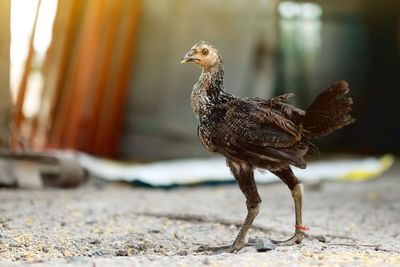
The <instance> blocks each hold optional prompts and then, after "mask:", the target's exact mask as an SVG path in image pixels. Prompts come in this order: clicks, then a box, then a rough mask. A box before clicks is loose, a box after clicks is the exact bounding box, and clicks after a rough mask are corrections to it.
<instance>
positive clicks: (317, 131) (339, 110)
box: [303, 81, 355, 138]
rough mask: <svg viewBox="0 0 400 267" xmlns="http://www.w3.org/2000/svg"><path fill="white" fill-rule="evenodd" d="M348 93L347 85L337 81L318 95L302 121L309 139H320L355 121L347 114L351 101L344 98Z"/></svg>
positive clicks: (348, 98)
mask: <svg viewBox="0 0 400 267" xmlns="http://www.w3.org/2000/svg"><path fill="white" fill-rule="evenodd" d="M348 92H349V85H348V83H347V82H345V81H338V82H336V83H334V84H332V85H331V86H330V87H329V88H328V89H326V90H325V91H324V92H322V93H321V94H320V95H318V97H317V98H316V99H315V100H314V102H313V103H312V104H311V105H310V106H309V107H308V109H307V111H306V115H305V117H304V119H303V128H304V130H305V132H306V133H307V135H308V136H309V137H312V138H320V137H322V136H325V135H328V134H330V133H331V132H333V131H334V130H337V129H340V128H342V127H344V126H346V125H349V124H351V123H353V122H354V121H355V119H354V118H352V117H351V115H350V114H349V112H350V111H351V105H352V104H353V100H352V99H351V98H350V97H346V96H345V95H346V94H347V93H348Z"/></svg>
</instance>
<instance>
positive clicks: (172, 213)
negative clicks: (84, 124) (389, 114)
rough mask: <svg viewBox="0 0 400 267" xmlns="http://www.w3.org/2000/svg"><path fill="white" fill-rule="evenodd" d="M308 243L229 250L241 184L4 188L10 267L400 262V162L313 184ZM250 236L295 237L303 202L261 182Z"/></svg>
mask: <svg viewBox="0 0 400 267" xmlns="http://www.w3.org/2000/svg"><path fill="white" fill-rule="evenodd" d="M305 190H306V194H305V204H304V210H305V211H304V222H305V224H306V225H308V226H309V227H310V228H311V229H310V231H308V233H309V234H311V235H322V236H324V237H325V240H324V241H323V242H322V241H321V240H318V239H312V238H309V239H306V240H304V241H303V243H302V244H301V245H296V246H292V247H278V248H276V249H275V250H272V251H268V252H263V253H258V252H256V250H255V249H254V248H253V247H251V246H248V247H246V248H244V249H243V250H241V251H240V252H238V253H236V254H228V253H221V254H216V255H213V254H210V253H209V252H199V251H198V248H199V246H200V245H212V246H218V245H226V244H230V243H231V242H232V240H233V239H234V237H235V235H236V233H237V231H238V227H237V224H238V223H240V222H241V221H242V220H243V219H244V216H245V212H246V209H245V201H244V197H243V196H242V194H241V192H240V191H239V190H238V188H237V187H236V185H232V186H229V185H228V186H218V187H193V188H182V189H173V190H158V189H157V190H154V189H142V188H135V187H132V186H129V185H125V184H107V183H103V182H99V181H95V180H92V181H90V182H89V183H88V184H87V185H85V186H83V187H81V188H78V189H74V190H54V189H45V190H36V191H32V190H11V189H10V190H5V189H3V190H0V203H1V205H0V266H22V265H26V264H30V265H31V266H46V267H47V266H91V267H93V266H203V265H209V266H220V265H225V266H315V265H323V266H400V194H399V192H400V165H399V164H397V165H396V166H395V167H394V168H392V170H390V171H389V172H388V173H386V174H385V175H383V176H382V177H380V178H378V179H375V180H372V181H367V182H361V183H349V182H346V183H344V182H343V183H341V182H337V183H331V182H330V183H319V184H308V185H307V184H306V187H305ZM259 191H260V195H261V196H262V199H263V203H262V208H261V211H260V214H259V216H258V217H257V219H256V221H255V225H256V227H254V228H253V229H251V230H250V232H249V237H250V238H257V237H265V236H266V237H271V238H274V239H284V238H288V237H289V236H290V235H291V234H292V231H293V228H294V227H293V217H294V215H293V203H292V200H291V196H290V194H289V191H288V189H287V188H286V187H285V186H284V185H283V184H272V185H262V186H259Z"/></svg>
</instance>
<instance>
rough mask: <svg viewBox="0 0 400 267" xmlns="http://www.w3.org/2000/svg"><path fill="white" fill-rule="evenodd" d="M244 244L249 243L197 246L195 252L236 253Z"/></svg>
mask: <svg viewBox="0 0 400 267" xmlns="http://www.w3.org/2000/svg"><path fill="white" fill-rule="evenodd" d="M245 245H250V244H244V243H239V242H238V243H236V242H235V243H233V244H232V245H230V246H218V247H211V246H199V247H198V249H197V250H196V252H211V253H212V254H220V253H236V252H238V251H239V250H241V249H242V248H243V247H244V246H245Z"/></svg>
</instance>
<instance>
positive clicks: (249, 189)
mask: <svg viewBox="0 0 400 267" xmlns="http://www.w3.org/2000/svg"><path fill="white" fill-rule="evenodd" d="M227 162H228V166H229V167H230V169H231V171H232V173H233V175H234V176H235V179H236V181H237V183H238V185H239V188H240V190H241V191H242V192H243V194H244V196H245V197H246V206H247V216H246V219H245V220H244V222H243V225H242V227H241V228H240V231H239V233H238V235H237V237H236V239H235V241H234V242H233V244H232V246H231V247H230V248H229V251H230V252H235V251H239V250H240V249H241V248H242V247H243V246H244V244H245V239H246V235H247V232H248V231H249V229H250V227H251V225H252V223H253V221H254V219H255V218H256V216H257V214H258V212H259V210H260V205H261V198H260V196H259V194H258V191H257V186H256V182H255V181H254V168H253V166H251V165H249V164H247V163H245V162H241V161H232V160H228V161H227Z"/></svg>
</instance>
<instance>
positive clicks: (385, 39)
mask: <svg viewBox="0 0 400 267" xmlns="http://www.w3.org/2000/svg"><path fill="white" fill-rule="evenodd" d="M0 3H1V8H0V123H1V127H0V145H1V146H2V147H3V148H11V149H14V150H16V149H21V147H23V146H25V147H30V148H31V149H33V150H43V149H47V148H68V149H76V150H80V151H84V152H88V153H90V154H92V155H97V156H104V157H109V158H117V159H124V160H136V161H150V160H158V159H168V158H177V157H194V156H207V155H209V154H208V152H206V151H205V149H203V148H202V146H201V145H200V143H199V142H198V140H197V135H196V124H197V122H196V119H195V117H194V115H193V114H192V111H191V107H190V93H191V88H192V86H193V84H194V83H195V82H196V81H197V79H198V76H199V75H200V69H199V68H198V67H196V66H194V65H193V66H188V65H181V64H179V61H180V59H181V57H182V56H183V55H184V53H185V52H186V51H187V50H188V49H189V48H190V47H191V46H192V45H193V44H194V43H196V42H198V41H200V40H207V41H209V42H211V43H212V44H214V45H215V46H216V47H217V48H218V49H219V50H220V52H221V54H222V57H223V60H224V63H225V84H226V88H227V91H228V92H229V93H233V94H235V95H240V96H259V97H264V98H270V97H272V96H275V95H278V94H282V93H284V92H294V93H295V94H296V99H295V104H296V105H298V106H299V107H301V108H303V109H304V108H306V107H307V105H308V104H310V103H311V101H312V100H313V98H314V97H315V96H316V95H317V94H318V93H319V92H320V91H322V90H323V89H325V88H327V87H328V86H329V85H330V83H332V82H334V81H337V80H347V81H348V82H349V83H350V86H351V96H352V97H353V99H354V111H353V115H354V117H355V118H356V119H357V121H356V123H355V124H353V125H352V126H350V127H347V128H346V129H343V130H340V131H338V132H337V133H335V134H333V135H331V136H329V137H327V138H324V139H322V140H320V141H318V145H319V146H320V148H321V151H323V152H348V153H362V154H379V153H395V154H400V119H399V117H400V2H399V1H398V0H385V1H376V0H337V1H322V0H314V1H280V0H252V1H248V0H231V1H229V2H228V1H214V0H202V1H197V0H196V1H184V0H168V1H167V0H118V1H115V0H41V1H40V0H30V1H26V0H12V1H11V0H0ZM227 3H229V4H227Z"/></svg>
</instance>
